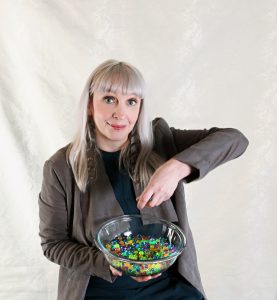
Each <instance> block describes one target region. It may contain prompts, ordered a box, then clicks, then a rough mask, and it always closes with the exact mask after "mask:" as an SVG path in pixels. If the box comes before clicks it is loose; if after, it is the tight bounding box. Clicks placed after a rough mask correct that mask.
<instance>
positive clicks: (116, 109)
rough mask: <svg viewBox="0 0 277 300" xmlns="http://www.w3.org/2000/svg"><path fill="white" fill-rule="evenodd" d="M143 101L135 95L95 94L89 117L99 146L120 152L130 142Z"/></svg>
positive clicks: (106, 149) (105, 149)
mask: <svg viewBox="0 0 277 300" xmlns="http://www.w3.org/2000/svg"><path fill="white" fill-rule="evenodd" d="M140 105H141V99H140V98H139V97H137V96H136V95H134V94H129V95H123V94H121V93H111V92H107V93H102V92H94V93H93V100H92V101H91V102H90V104H89V110H88V112H89V115H90V116H92V117H93V120H94V123H95V127H96V143H97V146H98V147H99V148H100V149H102V150H104V151H110V152H112V151H118V150H120V149H121V148H122V147H123V145H124V144H125V143H126V142H127V140H128V135H129V133H130V132H131V131H132V129H133V128H134V126H135V124H136V121H137V119H138V116H139V111H140Z"/></svg>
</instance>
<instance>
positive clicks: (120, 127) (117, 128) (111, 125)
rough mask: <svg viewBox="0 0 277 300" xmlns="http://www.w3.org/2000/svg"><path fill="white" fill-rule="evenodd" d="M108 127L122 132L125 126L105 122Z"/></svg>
mask: <svg viewBox="0 0 277 300" xmlns="http://www.w3.org/2000/svg"><path fill="white" fill-rule="evenodd" d="M106 124H108V125H109V126H110V127H112V128H113V129H115V130H122V129H124V128H125V127H126V126H127V125H118V124H111V123H109V122H106Z"/></svg>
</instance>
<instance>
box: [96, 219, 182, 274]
mask: <svg viewBox="0 0 277 300" xmlns="http://www.w3.org/2000/svg"><path fill="white" fill-rule="evenodd" d="M95 244H96V246H97V247H98V248H99V250H101V251H102V252H103V253H104V255H105V257H106V259H107V260H108V262H109V263H110V265H112V266H113V267H114V268H116V269H117V270H119V271H121V272H123V273H125V274H128V275H131V276H148V275H154V274H158V273H161V272H163V271H165V270H166V269H168V268H169V267H170V266H171V265H172V264H173V263H174V262H175V260H176V259H177V257H178V256H179V255H180V254H181V253H182V251H183V250H184V248H185V245H186V237H185V235H184V233H183V232H182V230H181V229H180V228H179V227H178V226H176V225H175V224H173V223H171V222H168V221H166V220H163V219H159V218H156V217H154V216H151V215H123V216H120V217H116V218H112V219H110V220H109V221H107V222H105V223H103V224H102V225H101V226H100V228H99V229H98V231H97V233H96V236H95Z"/></svg>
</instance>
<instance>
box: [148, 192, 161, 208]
mask: <svg viewBox="0 0 277 300" xmlns="http://www.w3.org/2000/svg"><path fill="white" fill-rule="evenodd" d="M151 198H152V199H151V201H149V202H147V206H148V207H154V206H158V205H159V204H160V203H162V202H163V198H162V196H160V195H159V194H154V195H153V196H152V197H151Z"/></svg>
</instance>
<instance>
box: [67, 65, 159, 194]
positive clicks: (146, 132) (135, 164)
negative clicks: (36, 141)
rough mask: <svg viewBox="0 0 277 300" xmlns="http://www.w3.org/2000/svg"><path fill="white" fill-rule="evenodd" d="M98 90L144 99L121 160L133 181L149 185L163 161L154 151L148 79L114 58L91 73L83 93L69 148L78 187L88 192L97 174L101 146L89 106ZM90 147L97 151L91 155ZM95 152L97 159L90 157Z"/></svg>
mask: <svg viewBox="0 0 277 300" xmlns="http://www.w3.org/2000/svg"><path fill="white" fill-rule="evenodd" d="M95 91H99V92H114V93H115V92H117V91H121V93H122V94H135V95H136V96H138V97H140V98H141V99H142V100H141V106H140V112H139V117H138V120H137V122H136V125H135V127H134V128H133V131H132V132H131V133H130V134H129V137H128V140H129V143H128V144H127V145H126V147H124V148H123V149H122V150H121V152H120V158H119V161H120V165H123V166H124V167H125V168H126V170H128V173H129V175H130V176H131V178H132V179H133V181H134V182H135V183H136V184H138V185H139V186H140V187H141V188H143V187H145V186H146V184H147V183H148V181H149V179H150V177H151V175H152V174H153V172H154V170H155V169H156V168H157V167H158V166H159V165H160V164H161V162H162V160H161V158H160V157H159V156H158V155H157V154H155V153H154V152H153V144H154V142H153V130H152V123H151V122H150V120H149V119H148V116H147V109H146V105H147V104H146V102H145V83H144V79H143V77H142V75H141V73H140V71H139V70H138V69H137V68H135V67H134V66H132V65H130V64H128V63H126V62H120V61H116V60H112V59H110V60H107V61H105V62H103V63H102V64H100V65H99V66H98V67H97V68H96V69H95V70H94V71H93V72H92V73H91V74H90V76H89V78H88V80H87V82H86V84H85V87H84V90H83V92H82V95H81V99H80V105H79V118H78V122H79V124H78V128H77V132H76V135H75V138H74V139H73V142H72V143H71V144H70V145H69V147H68V149H67V161H68V163H69V164H70V165H71V167H72V170H73V174H74V177H75V180H76V183H77V186H78V187H79V189H80V190H81V191H82V192H85V190H86V187H87V184H88V182H90V181H94V180H95V179H96V177H97V172H96V169H97V166H96V164H97V159H96V156H97V155H98V154H99V149H98V148H97V145H96V142H95V136H94V134H93V130H91V127H90V124H89V123H90V120H89V118H88V106H89V103H90V101H93V93H94V92H95ZM93 142H94V149H92V150H91V149H89V148H91V147H89V145H90V143H93ZM88 149H89V151H90V152H94V153H90V154H89V151H88ZM92 154H93V155H94V158H93V156H92V158H91V157H89V156H90V155H92ZM91 161H92V166H91ZM91 168H93V170H91Z"/></svg>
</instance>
